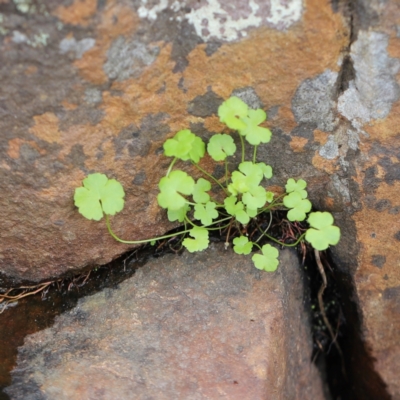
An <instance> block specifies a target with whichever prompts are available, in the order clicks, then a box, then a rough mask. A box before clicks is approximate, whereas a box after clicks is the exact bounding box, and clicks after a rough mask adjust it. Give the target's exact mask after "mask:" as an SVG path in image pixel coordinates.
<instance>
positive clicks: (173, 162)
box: [165, 157, 177, 176]
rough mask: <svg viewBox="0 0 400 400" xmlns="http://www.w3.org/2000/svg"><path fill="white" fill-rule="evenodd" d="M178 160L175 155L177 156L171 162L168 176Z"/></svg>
mask: <svg viewBox="0 0 400 400" xmlns="http://www.w3.org/2000/svg"><path fill="white" fill-rule="evenodd" d="M176 160H177V158H176V157H175V158H174V159H173V160H172V162H171V164H169V167H168V170H167V174H166V175H165V176H168V175H169V173H170V172H171V170H172V167H173V166H174V164H175V163H176Z"/></svg>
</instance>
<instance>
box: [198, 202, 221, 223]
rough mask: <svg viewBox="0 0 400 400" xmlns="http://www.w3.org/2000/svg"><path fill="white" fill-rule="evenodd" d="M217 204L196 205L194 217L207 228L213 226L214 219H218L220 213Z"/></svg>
mask: <svg viewBox="0 0 400 400" xmlns="http://www.w3.org/2000/svg"><path fill="white" fill-rule="evenodd" d="M215 206H216V204H215V203H213V202H212V201H209V202H208V203H207V204H206V205H205V206H204V205H203V204H196V205H195V206H194V210H195V212H194V217H195V218H196V219H198V220H199V221H201V223H202V224H203V225H205V226H207V225H210V224H212V221H213V219H216V218H218V211H217V210H216V209H215Z"/></svg>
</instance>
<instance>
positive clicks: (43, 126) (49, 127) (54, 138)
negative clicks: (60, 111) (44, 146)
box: [29, 112, 60, 143]
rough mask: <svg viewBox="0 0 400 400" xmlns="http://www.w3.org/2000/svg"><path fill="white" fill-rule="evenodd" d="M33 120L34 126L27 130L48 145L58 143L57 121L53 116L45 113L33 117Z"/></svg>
mask: <svg viewBox="0 0 400 400" xmlns="http://www.w3.org/2000/svg"><path fill="white" fill-rule="evenodd" d="M33 119H34V121H35V125H34V126H33V127H32V128H30V130H29V131H30V132H31V133H33V134H34V135H35V136H36V137H38V138H39V139H42V140H45V141H46V142H49V143H51V142H56V143H58V142H59V141H60V131H59V128H58V123H59V120H58V117H57V116H56V115H55V114H53V113H51V112H47V113H45V114H42V115H35V116H34V117H33Z"/></svg>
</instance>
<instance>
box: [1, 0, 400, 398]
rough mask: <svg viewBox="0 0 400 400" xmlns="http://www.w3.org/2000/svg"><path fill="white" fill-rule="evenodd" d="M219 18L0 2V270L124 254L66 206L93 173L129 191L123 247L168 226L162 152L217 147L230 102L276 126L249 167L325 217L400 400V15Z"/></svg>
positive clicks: (312, 2)
mask: <svg viewBox="0 0 400 400" xmlns="http://www.w3.org/2000/svg"><path fill="white" fill-rule="evenodd" d="M229 4H230V5H229V6H228V5H227V3H226V2H224V1H222V0H212V1H211V0H207V1H206V0H201V1H191V0H187V1H182V2H174V1H173V0H168V1H161V0H160V1H154V2H151V4H148V3H147V2H145V1H136V2H131V1H127V0H126V1H124V0H118V1H117V0H108V1H96V0H85V1H81V0H73V1H72V0H65V1H57V2H55V1H51V0H47V1H41V2H40V4H39V2H33V1H29V0H26V1H23V2H22V1H16V0H14V1H11V0H3V1H1V2H0V77H1V81H2V85H1V87H0V131H1V135H0V160H1V161H0V174H1V179H0V189H1V192H2V196H1V197H0V209H1V210H2V229H1V230H0V272H2V273H4V274H6V275H8V276H11V277H14V278H15V279H17V280H18V279H30V280H33V281H38V280H41V279H45V278H49V277H52V276H56V275H59V274H61V273H64V272H66V271H69V270H73V269H78V268H80V267H83V266H86V265H89V264H95V263H105V262H107V261H109V260H110V259H112V258H113V257H115V256H116V255H118V254H120V253H121V252H122V251H125V250H126V249H127V247H126V246H121V245H119V244H117V243H115V242H114V241H113V240H112V239H111V238H110V237H109V236H108V235H107V234H106V228H105V226H104V224H100V223H95V222H88V221H86V220H84V219H83V218H82V217H81V216H80V215H79V214H78V213H77V212H76V210H75V209H74V206H73V201H72V194H73V190H74V188H75V187H76V186H77V185H80V182H81V180H82V178H83V177H84V176H85V175H86V174H87V173H89V172H94V171H98V172H103V173H107V174H108V175H109V176H112V177H115V178H117V179H119V180H120V181H121V182H122V183H123V184H124V186H125V188H126V191H127V206H126V209H125V210H124V211H123V213H122V215H120V216H119V217H116V218H114V220H113V226H114V228H115V230H116V231H117V232H118V233H119V235H120V236H121V237H124V238H143V237H149V236H154V235H156V234H159V233H163V232H164V231H166V230H167V229H169V228H170V227H171V225H170V224H169V223H168V222H167V220H166V218H165V215H164V214H163V213H162V212H161V211H160V210H159V209H158V207H157V204H156V200H155V196H156V194H157V182H158V180H159V179H160V177H161V176H162V174H163V168H164V167H165V165H166V164H167V163H168V162H167V161H166V159H165V158H164V157H163V156H162V155H161V151H160V148H161V145H162V143H163V141H164V140H165V139H166V138H167V137H170V136H172V135H173V134H174V133H175V132H176V131H178V130H180V129H182V128H187V127H190V128H191V129H192V130H193V131H194V132H195V133H197V134H199V135H201V136H202V137H203V138H207V137H209V136H210V135H211V134H212V133H214V132H220V130H221V129H223V127H222V125H221V124H220V123H219V121H218V118H217V117H216V111H217V108H218V105H219V104H220V102H221V101H222V100H223V99H226V98H228V97H229V96H230V95H231V94H232V93H234V94H237V95H239V96H241V97H242V98H243V99H245V101H247V102H248V103H249V104H250V105H252V106H256V107H259V106H262V107H263V108H264V109H265V110H267V111H268V114H269V122H268V126H269V127H270V128H271V129H272V131H273V137H272V140H271V142H270V144H269V145H268V146H267V147H265V148H260V150H259V153H258V154H259V156H260V157H261V160H262V161H265V162H267V163H269V164H271V165H272V167H273V168H274V173H275V176H274V178H273V179H272V180H271V186H274V187H277V186H282V185H283V184H284V182H285V181H286V178H288V177H294V178H300V177H301V178H304V179H306V180H307V182H308V186H309V188H310V193H311V194H310V197H311V199H312V201H313V204H314V205H315V207H316V208H318V209H321V210H322V209H324V210H328V211H331V212H333V213H334V215H335V218H336V221H337V223H338V225H339V226H340V227H341V229H342V240H341V242H340V243H339V245H338V246H337V247H336V248H335V249H334V259H335V262H336V264H337V266H338V267H339V268H341V270H342V272H343V273H344V274H345V275H346V276H348V280H349V281H350V282H354V285H355V288H354V301H356V302H357V307H358V309H359V310H360V314H361V320H362V326H361V332H360V335H361V336H362V337H363V338H364V339H365V342H366V345H367V348H368V351H369V353H370V356H371V357H373V358H374V359H375V360H376V362H375V368H376V369H377V371H378V372H379V374H380V375H381V377H382V379H383V380H384V382H385V383H386V384H387V388H388V391H389V393H390V394H391V395H392V396H393V398H400V384H399V380H398V376H397V375H398V374H397V371H398V370H399V368H400V364H399V360H400V340H399V332H400V309H399V302H400V268H399V267H400V264H399V260H400V257H399V250H398V249H399V241H400V224H399V219H400V216H399V215H400V203H399V196H398V193H399V190H400V183H399V182H400V164H399V162H400V139H399V138H400V135H399V129H398V126H400V101H399V98H400V88H399V78H398V77H399V72H400V33H399V32H400V28H399V26H400V19H399V15H400V9H399V7H400V5H399V4H398V1H396V0H386V1H382V0H357V1H351V2H348V3H347V2H344V1H343V2H342V1H328V0H322V1H321V0H288V1H287V0H276V1H274V2H271V4H270V7H269V8H267V7H266V4H267V3H266V2H265V1H261V0H254V1H234V2H229ZM268 4H269V3H268ZM219 16H223V17H221V18H220V17H219ZM203 167H204V168H205V169H207V170H208V171H210V172H211V171H212V170H213V169H214V168H215V165H213V164H211V163H210V162H209V161H208V160H206V161H205V162H204V164H203ZM363 385H364V386H365V387H366V388H367V390H368V385H369V382H368V381H366V382H364V383H363Z"/></svg>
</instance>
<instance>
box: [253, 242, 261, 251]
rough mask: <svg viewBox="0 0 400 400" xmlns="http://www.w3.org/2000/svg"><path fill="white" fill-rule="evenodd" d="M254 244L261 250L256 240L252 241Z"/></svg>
mask: <svg viewBox="0 0 400 400" xmlns="http://www.w3.org/2000/svg"><path fill="white" fill-rule="evenodd" d="M252 243H253V244H254V245H255V246H257V247H258V248H259V249H260V250H261V251H262V248H261V246H260V245H259V244H258V243H257V242H252Z"/></svg>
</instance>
